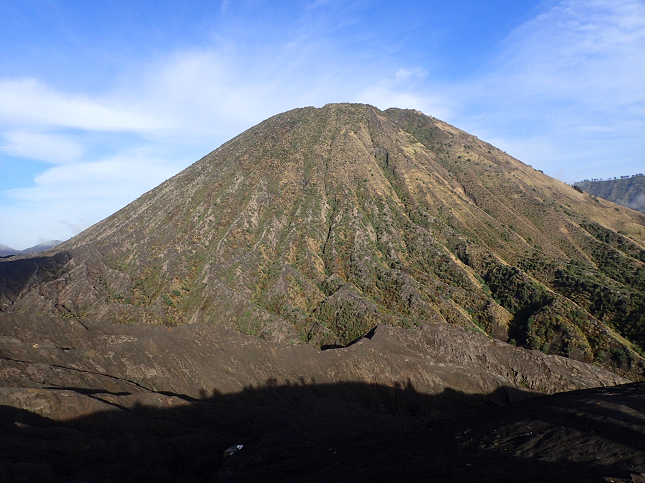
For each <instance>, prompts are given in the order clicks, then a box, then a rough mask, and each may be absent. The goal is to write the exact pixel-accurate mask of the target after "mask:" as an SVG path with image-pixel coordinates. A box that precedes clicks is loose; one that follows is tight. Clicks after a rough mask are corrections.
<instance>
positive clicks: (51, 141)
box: [0, 131, 83, 164]
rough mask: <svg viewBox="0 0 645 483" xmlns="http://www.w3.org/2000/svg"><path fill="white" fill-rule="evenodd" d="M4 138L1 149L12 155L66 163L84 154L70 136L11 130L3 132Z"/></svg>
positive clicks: (0, 145)
mask: <svg viewBox="0 0 645 483" xmlns="http://www.w3.org/2000/svg"><path fill="white" fill-rule="evenodd" d="M2 138H4V139H3V141H1V142H0V151H1V152H3V153H5V154H8V155H10V156H17V157H21V158H29V159H37V160H39V161H45V162H48V163H54V164H64V163H70V162H74V161H76V160H77V159H79V158H80V157H81V156H82V154H83V148H82V147H81V145H80V144H79V143H78V142H77V141H76V140H74V139H72V138H71V137H70V136H64V135H59V134H46V133H37V132H25V131H10V132H6V133H4V134H2Z"/></svg>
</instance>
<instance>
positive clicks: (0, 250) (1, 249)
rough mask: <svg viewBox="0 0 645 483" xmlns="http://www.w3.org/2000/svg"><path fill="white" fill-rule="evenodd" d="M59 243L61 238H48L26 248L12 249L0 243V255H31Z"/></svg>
mask: <svg viewBox="0 0 645 483" xmlns="http://www.w3.org/2000/svg"><path fill="white" fill-rule="evenodd" d="M61 243H63V242H62V241H61V240H49V241H46V242H43V243H39V244H38V245H35V246H33V247H31V248H26V249H25V250H14V249H13V248H11V247H8V246H6V245H0V257H9V256H11V255H31V254H32V253H39V252H44V251H45V250H49V249H50V248H54V247H55V246H57V245H60V244H61Z"/></svg>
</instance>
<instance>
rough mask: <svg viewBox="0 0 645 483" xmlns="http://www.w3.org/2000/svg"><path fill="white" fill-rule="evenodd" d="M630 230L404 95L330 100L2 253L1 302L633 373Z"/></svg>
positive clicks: (637, 219) (638, 297)
mask: <svg viewBox="0 0 645 483" xmlns="http://www.w3.org/2000/svg"><path fill="white" fill-rule="evenodd" d="M644 227H645V215H642V214H640V213H637V212H634V211H631V210H627V209H623V208H620V209H618V208H617V207H616V206H615V205H614V204H612V203H610V202H604V201H603V202H600V201H598V202H596V201H593V200H590V199H589V197H588V196H585V195H583V194H581V193H579V192H577V191H575V190H574V189H573V188H572V187H570V186H568V185H566V184H564V183H561V182H559V181H557V180H554V179H553V178H550V177H548V176H546V175H544V174H543V173H541V172H539V171H537V170H535V169H533V168H531V167H530V166H527V165H525V164H523V163H521V162H520V161H518V160H516V159H515V158H513V157H511V156H509V155H507V154H506V153H503V152H502V151H500V150H498V149H496V148H495V147H493V146H492V145H490V144H488V143H485V142H483V141H481V140H479V139H477V138H476V137H474V136H471V135H469V134H467V133H465V132H464V131H461V130H459V129H457V128H455V127H453V126H450V125H449V124H447V123H444V122H442V121H439V120H437V119H435V118H433V117H430V116H426V115H424V114H422V113H420V112H419V111H413V110H402V109H388V110H386V111H380V110H378V109H376V108H375V107H372V106H368V105H359V104H330V105H326V106H324V107H323V108H320V109H317V108H312V107H309V108H300V109H295V110H292V111H288V112H286V113H282V114H279V115H276V116H273V117H271V118H269V119H267V120H266V121H263V122H262V123H260V124H258V125H257V126H254V127H252V128H250V129H249V130H247V131H245V132H244V133H242V134H240V135H238V136H236V137H235V138H233V139H232V140H230V141H228V142H226V143H224V144H223V145H222V146H220V147H219V148H217V149H216V150H215V151H213V152H211V153H210V154H208V155H207V156H205V157H204V158H202V159H201V160H199V161H198V162H196V163H195V164H193V165H192V166H190V167H189V168H187V169H185V170H184V171H182V172H181V173H179V174H178V175H176V176H174V177H173V178H171V179H169V180H167V181H166V182H164V183H162V184H161V185H159V186H158V187H157V188H155V189H153V190H151V191H149V192H148V193H146V194H144V195H143V196H141V197H140V198H139V199H137V200H135V201H134V202H133V203H131V204H130V205H128V206H126V207H124V208H123V209H121V210H119V211H118V212H117V213H115V214H114V215H111V216H110V217H108V218H106V219H105V220H103V221H101V222H99V223H97V224H96V225H94V226H92V227H91V228H89V229H88V230H86V231H84V232H83V233H81V234H79V235H77V236H76V237H74V238H72V239H71V240H68V241H67V242H65V243H63V244H61V245H60V246H58V247H56V248H55V250H54V252H55V253H56V255H54V256H52V257H41V258H27V259H24V260H17V261H15V262H7V261H3V262H2V263H0V282H2V281H3V280H4V282H3V283H2V284H1V285H0V303H1V304H2V306H1V310H2V311H8V312H14V311H15V312H20V311H32V312H36V313H38V314H43V315H55V316H61V315H62V316H68V317H90V318H96V319H99V320H111V321H116V322H121V323H132V322H134V321H148V322H154V323H163V324H166V325H180V324H184V323H194V322H207V323H213V324H217V325H224V326H227V327H229V328H234V329H236V330H238V331H241V332H243V333H246V334H251V335H256V336H260V337H262V338H266V339H273V340H292V341H297V340H300V341H303V342H310V343H313V344H316V345H319V346H338V345H346V344H348V343H350V342H351V341H353V340H355V339H356V338H357V337H359V336H361V335H363V334H364V333H366V332H367V331H369V330H370V329H372V328H373V327H374V326H376V325H378V324H386V325H392V326H395V327H397V326H398V327H411V326H413V325H423V324H424V323H426V322H427V323H432V322H448V323H452V324H456V325H460V326H462V327H464V328H468V329H470V330H474V331H481V332H486V333H488V334H489V335H492V336H494V337H496V338H499V339H502V340H507V341H510V342H512V343H515V344H518V345H523V346H526V347H529V348H532V349H540V350H543V351H544V352H546V353H550V354H561V355H566V356H568V357H571V358H574V359H578V360H582V361H586V362H592V361H595V362H597V363H601V364H604V365H610V366H613V367H614V368H615V369H616V370H623V371H632V372H634V371H635V372H640V371H641V370H642V367H641V365H639V361H640V360H641V359H640V356H639V353H640V350H641V349H640V348H641V347H645V328H644V327H645V326H644V323H645V321H644V320H643V317H645V315H644V314H645V276H644V274H645V268H644V262H645V234H644V230H643V228H644ZM619 231H620V233H618V232H619ZM21 258H22V257H21ZM18 272H19V273H21V274H23V276H21V277H22V278H21V277H18V278H16V277H14V276H13V275H11V274H15V273H18ZM625 337H627V338H628V339H629V340H628V339H625Z"/></svg>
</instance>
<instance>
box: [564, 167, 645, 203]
mask: <svg viewBox="0 0 645 483" xmlns="http://www.w3.org/2000/svg"><path fill="white" fill-rule="evenodd" d="M574 186H577V187H578V188H580V189H582V190H583V191H586V192H587V193H589V194H590V195H593V196H599V197H600V198H604V199H606V200H609V201H613V202H614V203H617V204H619V205H622V206H626V207H627V208H631V209H632V210H636V211H640V212H641V213H645V175H644V174H643V173H638V174H635V175H633V176H621V177H620V178H614V179H606V180H602V179H592V180H588V179H586V180H584V181H580V182H578V183H575V184H574Z"/></svg>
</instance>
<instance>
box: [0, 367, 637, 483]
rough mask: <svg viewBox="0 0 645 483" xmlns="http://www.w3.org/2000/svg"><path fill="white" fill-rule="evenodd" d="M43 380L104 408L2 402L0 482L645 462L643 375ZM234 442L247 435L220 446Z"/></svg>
mask: <svg viewBox="0 0 645 483" xmlns="http://www.w3.org/2000/svg"><path fill="white" fill-rule="evenodd" d="M628 388H629V390H628ZM612 389H613V388H612ZM48 391H49V392H50V393H56V394H58V395H60V396H65V397H66V398H67V400H68V403H69V404H75V401H77V400H79V398H80V399H82V398H91V399H93V400H98V401H100V402H101V403H102V404H105V407H106V408H109V409H106V410H104V411H100V412H96V413H93V414H91V415H89V416H84V417H79V418H76V419H73V420H68V421H64V422H61V421H57V420H54V419H50V418H47V417H43V416H40V415H37V414H35V413H32V412H29V411H26V410H24V409H19V408H15V407H9V406H0V424H1V426H0V430H1V434H0V481H6V482H9V481H11V482H27V481H29V482H38V481H42V482H59V481H66V482H67V481H69V482H85V481H88V482H89V481H104V482H108V481H114V482H116V481H137V482H147V481H151V482H152V481H154V482H165V481H168V482H171V481H173V482H190V481H195V482H197V481H402V480H401V478H403V477H405V480H406V481H517V479H516V478H518V477H519V478H521V479H524V480H525V481H603V478H604V477H614V478H618V479H617V480H615V481H620V478H623V479H624V481H632V479H631V474H632V473H634V472H636V473H639V472H640V471H639V470H645V466H644V467H642V468H641V467H640V466H639V465H643V464H645V460H644V459H643V450H644V449H645V438H644V430H643V428H644V423H645V419H643V414H644V413H645V404H644V403H643V401H644V398H643V393H644V392H645V391H644V390H643V386H641V385H631V386H624V387H622V388H615V389H613V392H609V391H607V390H605V392H604V393H603V392H602V391H603V390H602V389H599V390H595V392H594V390H592V391H578V392H576V393H569V394H561V395H557V396H554V397H547V398H539V399H533V400H531V401H525V402H522V403H518V404H512V403H514V402H517V401H521V400H523V399H528V398H531V397H533V396H534V395H535V394H534V393H529V392H525V391H521V390H518V389H516V388H507V387H504V388H500V389H498V390H497V391H495V392H494V393H492V394H487V395H469V394H465V393H462V392H459V391H452V390H447V391H445V392H443V393H442V394H439V395H426V394H420V393H418V392H416V391H415V390H414V388H413V387H412V386H411V385H409V384H408V385H400V386H394V387H388V386H382V385H376V384H362V383H338V384H320V385H318V384H304V383H299V382H295V383H292V384H288V385H282V386H280V385H277V384H276V383H275V381H271V380H269V381H267V382H266V384H265V385H264V386H262V387H255V388H247V389H245V390H243V391H241V392H239V393H236V394H218V393H215V394H203V395H202V397H201V398H199V399H192V398H188V397H185V396H181V395H176V394H168V393H166V394H165V395H161V394H155V397H156V399H155V401H156V402H155V403H154V404H142V403H141V401H142V399H141V397H140V396H141V394H130V395H129V394H126V393H119V394H113V393H109V392H106V391H99V390H90V389H76V388H49V389H39V390H37V392H39V393H41V394H46V393H47V392H48ZM617 394H621V396H619V397H617ZM575 395H577V396H575ZM148 396H150V395H149V394H148ZM576 397H577V399H576ZM621 398H622V399H621ZM45 399H46V398H45ZM620 401H623V403H624V404H623V403H620ZM508 404H510V405H508ZM501 405H507V406H504V407H499V406H501ZM41 412H42V411H41ZM534 435H535V436H534ZM621 435H622V436H621ZM537 436H540V438H538V439H537V440H536V437H537ZM594 438H595V440H594ZM549 439H551V440H552V442H553V444H552V445H551V446H549V445H548V444H546V442H548V440H549ZM592 440H593V441H592ZM596 440H597V441H596ZM581 441H583V442H584V441H586V443H585V444H587V446H584V444H583V446H584V447H583V446H581V451H592V450H593V448H596V450H598V448H599V446H597V445H600V444H602V445H604V446H603V448H604V449H603V450H602V452H599V453H598V454H599V455H600V456H601V457H602V458H603V459H602V460H601V459H598V460H597V461H596V460H594V457H593V456H590V457H589V458H587V459H585V457H583V456H580V455H578V457H576V458H574V457H570V456H568V455H569V453H570V449H571V448H569V446H567V445H574V446H575V445H576V444H578V445H580V444H582V443H581ZM590 441H591V443H590ZM594 441H595V442H594ZM590 444H591V446H590ZM233 445H243V448H242V449H240V450H239V451H237V452H236V453H235V454H233V455H231V456H228V457H225V456H224V452H225V450H226V449H227V448H229V447H231V446H233ZM594 445H596V446H594ZM585 448H586V449H585ZM621 448H622V449H621ZM540 451H542V453H540ZM598 451H599V450H598ZM620 451H623V453H625V452H627V453H626V455H623V456H624V457H622V458H621V457H618V456H616V455H617V454H618V453H619V452H620ZM568 452H569V453H568ZM630 452H631V454H629V453H630ZM612 455H613V456H612ZM612 458H613V459H612ZM572 477H573V479H571V478H572Z"/></svg>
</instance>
